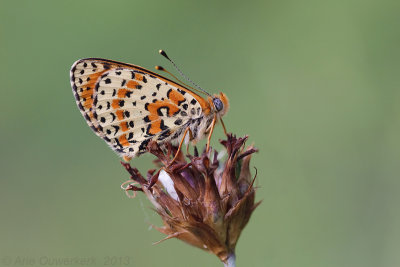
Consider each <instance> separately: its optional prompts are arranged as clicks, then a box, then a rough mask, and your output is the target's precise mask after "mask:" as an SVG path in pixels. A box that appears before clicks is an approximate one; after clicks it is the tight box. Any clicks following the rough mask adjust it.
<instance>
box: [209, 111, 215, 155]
mask: <svg viewBox="0 0 400 267" xmlns="http://www.w3.org/2000/svg"><path fill="white" fill-rule="evenodd" d="M216 122H217V115H214V119H213V120H212V122H211V129H210V133H209V134H208V138H207V148H206V152H207V153H208V151H209V150H210V142H211V136H212V133H213V131H214V126H215V123H216Z"/></svg>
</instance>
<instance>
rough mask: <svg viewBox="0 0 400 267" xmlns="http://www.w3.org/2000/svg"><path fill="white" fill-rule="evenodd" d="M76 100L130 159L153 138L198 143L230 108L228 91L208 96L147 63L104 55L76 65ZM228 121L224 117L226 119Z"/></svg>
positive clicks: (115, 147)
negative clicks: (104, 56)
mask: <svg viewBox="0 0 400 267" xmlns="http://www.w3.org/2000/svg"><path fill="white" fill-rule="evenodd" d="M70 75H71V86H72V89H73V93H74V95H75V99H76V103H77V105H78V107H79V109H80V111H81V113H82V115H83V117H84V118H85V119H86V122H87V124H88V125H89V126H90V128H91V129H92V130H93V131H94V132H95V133H96V134H97V135H98V136H99V137H101V138H102V139H103V140H104V141H106V142H107V144H108V145H109V146H110V147H111V148H112V149H113V150H114V151H116V152H117V153H118V154H119V155H120V156H122V157H124V159H126V160H129V159H131V158H134V157H136V156H138V155H140V154H142V153H144V152H146V146H147V144H148V143H149V142H150V141H151V140H154V141H156V142H157V143H158V144H159V145H161V146H162V145H163V144H165V143H166V142H180V141H183V139H184V138H185V135H186V134H187V133H189V134H187V136H186V141H187V140H190V141H192V143H196V142H197V141H199V140H201V139H202V138H204V137H205V136H206V135H207V134H208V135H209V138H208V139H210V137H211V133H212V131H213V129H214V124H215V123H216V122H217V121H218V119H221V117H222V116H223V115H224V114H225V113H226V112H227V110H228V107H229V103H228V99H227V97H226V96H225V94H223V93H220V94H216V95H214V96H211V95H209V94H208V93H207V94H208V97H207V98H203V97H201V96H200V95H198V94H197V93H195V92H194V91H193V90H190V89H188V87H187V86H183V85H181V84H179V83H177V82H174V81H171V80H170V79H168V78H165V77H163V76H161V75H159V74H156V73H154V72H152V71H149V70H147V69H144V68H142V67H139V66H136V65H132V64H126V63H121V62H117V61H112V60H107V59H101V58H85V59H80V60H78V61H76V62H75V63H74V64H73V66H72V68H71V72H70ZM221 122H222V121H221Z"/></svg>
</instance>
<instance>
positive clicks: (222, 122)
mask: <svg viewBox="0 0 400 267" xmlns="http://www.w3.org/2000/svg"><path fill="white" fill-rule="evenodd" d="M219 120H220V121H221V124H222V128H224V133H225V135H228V132H227V131H226V128H225V123H224V121H223V120H222V118H219Z"/></svg>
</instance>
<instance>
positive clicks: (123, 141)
mask: <svg viewBox="0 0 400 267" xmlns="http://www.w3.org/2000/svg"><path fill="white" fill-rule="evenodd" d="M118 141H119V143H120V144H121V145H122V146H129V142H128V140H127V139H126V136H125V134H123V135H121V136H120V137H119V139H118Z"/></svg>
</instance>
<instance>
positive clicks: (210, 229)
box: [122, 134, 260, 263]
mask: <svg viewBox="0 0 400 267" xmlns="http://www.w3.org/2000/svg"><path fill="white" fill-rule="evenodd" d="M246 140H247V137H244V138H236V137H234V136H232V135H231V134H229V135H228V138H227V140H223V141H221V144H222V145H223V146H224V147H225V148H226V151H225V150H223V152H226V153H227V158H226V161H225V162H220V159H219V158H220V157H221V153H223V152H221V153H218V152H217V151H215V150H212V149H211V150H210V152H209V153H206V152H203V154H201V155H200V156H199V155H198V152H197V150H196V149H195V153H194V154H195V155H194V156H192V155H188V156H187V157H188V159H189V161H186V160H185V157H184V156H183V153H182V152H179V155H178V157H177V158H176V160H175V161H174V162H171V160H172V158H173V155H174V154H175V152H176V151H177V148H176V147H174V146H172V145H170V144H169V145H168V146H167V147H168V149H167V152H164V151H163V150H162V149H161V148H160V147H159V146H158V145H157V143H156V142H151V143H149V145H148V150H149V152H151V153H152V154H154V155H155V156H156V157H157V158H158V160H157V161H156V163H157V165H158V166H159V167H161V168H160V169H159V171H157V172H156V171H155V170H149V171H148V173H147V179H146V178H144V177H143V176H142V175H141V174H140V173H139V171H138V170H137V169H136V168H133V167H131V166H130V165H129V164H128V163H122V164H123V165H124V167H125V168H126V170H127V171H128V172H129V173H130V175H131V180H130V181H127V182H126V183H124V184H123V185H122V187H123V189H125V190H126V191H127V192H129V191H133V193H134V195H135V193H136V191H142V192H144V193H145V194H146V196H147V197H148V199H149V200H150V201H151V202H152V204H153V205H154V206H155V209H156V211H157V213H158V214H159V215H160V216H161V218H162V220H163V222H164V226H163V227H160V228H157V230H159V231H160V232H162V233H164V234H166V235H167V237H166V238H164V239H163V240H166V239H169V238H173V237H175V238H178V239H180V240H182V241H184V242H186V243H189V244H191V245H193V246H195V247H198V248H201V249H203V250H207V251H209V252H211V253H213V254H215V255H216V256H218V257H219V258H220V260H221V261H223V262H224V263H227V262H229V261H232V260H234V257H235V246H236V243H237V241H238V238H239V236H240V233H241V232H242V230H243V228H244V227H245V226H246V224H247V222H248V221H249V219H250V216H251V214H252V212H253V211H254V209H255V208H256V207H257V206H258V204H259V203H260V202H258V203H255V201H254V200H255V189H254V187H253V183H254V180H255V177H254V178H253V177H252V176H251V174H250V170H249V163H250V158H251V154H252V153H254V152H256V149H255V148H254V147H252V146H250V147H248V148H246V149H245V148H244V144H245V141H246ZM163 240H161V241H163Z"/></svg>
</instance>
